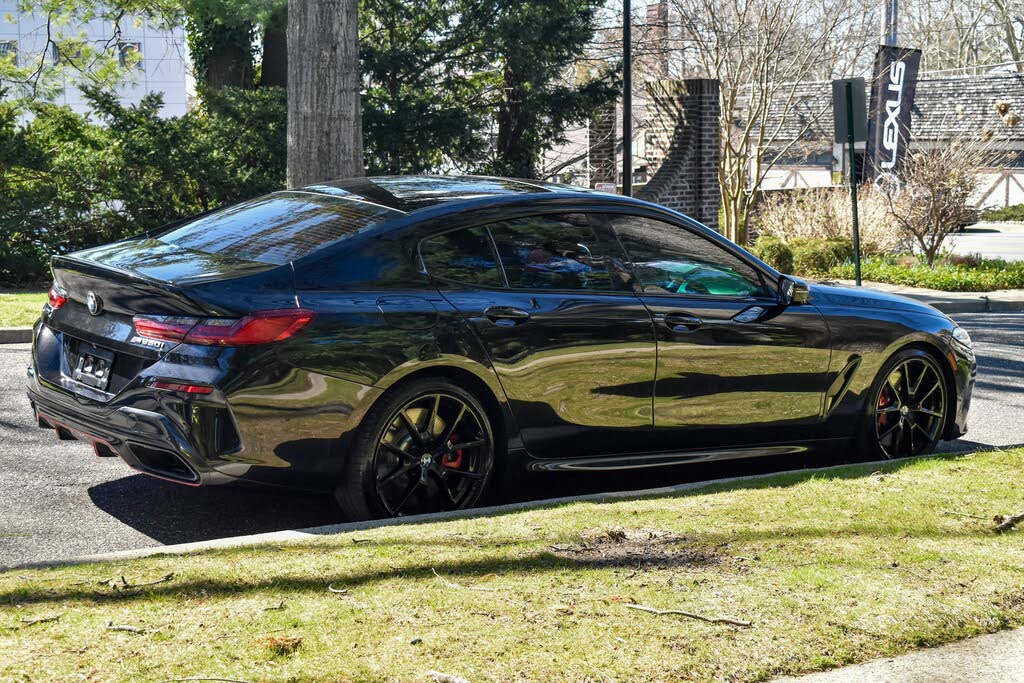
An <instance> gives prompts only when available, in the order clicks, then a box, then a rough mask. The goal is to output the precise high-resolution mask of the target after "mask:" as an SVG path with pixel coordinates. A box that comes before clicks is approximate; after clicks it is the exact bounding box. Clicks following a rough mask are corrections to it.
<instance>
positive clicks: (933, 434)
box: [871, 349, 948, 458]
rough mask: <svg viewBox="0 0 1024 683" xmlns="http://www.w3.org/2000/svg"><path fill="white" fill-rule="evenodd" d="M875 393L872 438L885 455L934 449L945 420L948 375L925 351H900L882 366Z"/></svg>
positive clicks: (920, 453)
mask: <svg viewBox="0 0 1024 683" xmlns="http://www.w3.org/2000/svg"><path fill="white" fill-rule="evenodd" d="M879 379H880V380H881V381H880V382H876V384H877V386H876V387H875V391H874V393H873V401H872V403H871V406H872V415H871V417H872V419H871V429H872V430H873V434H872V440H873V443H874V445H875V447H876V449H877V450H878V452H879V454H880V455H882V456H884V457H886V458H906V457H912V456H915V455H922V454H924V453H929V452H931V450H932V449H934V448H935V445H936V444H937V443H938V442H939V439H941V438H942V432H943V428H944V427H945V424H946V412H947V405H948V403H947V395H946V378H945V377H944V376H943V374H942V370H941V368H939V365H938V363H936V362H935V359H934V358H932V357H931V356H930V355H929V354H927V353H925V352H924V351H919V350H916V349H911V350H908V351H904V352H901V353H899V354H897V355H896V356H895V357H894V358H893V359H891V360H890V361H889V362H888V363H887V364H886V367H885V368H884V369H883V371H882V374H881V376H880V378H879Z"/></svg>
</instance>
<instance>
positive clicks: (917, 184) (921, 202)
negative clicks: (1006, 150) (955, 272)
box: [879, 139, 992, 266]
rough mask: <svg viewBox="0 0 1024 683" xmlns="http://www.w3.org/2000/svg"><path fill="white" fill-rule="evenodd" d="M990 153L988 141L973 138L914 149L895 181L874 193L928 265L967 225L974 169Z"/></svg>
mask: <svg viewBox="0 0 1024 683" xmlns="http://www.w3.org/2000/svg"><path fill="white" fill-rule="evenodd" d="M991 154H992V144H991V142H985V141H981V140H973V139H960V140H953V141H952V142H951V143H948V144H945V143H944V144H941V145H935V146H927V147H923V146H918V147H913V148H911V151H910V153H909V154H908V156H907V158H906V160H905V161H904V165H903V168H902V170H901V171H900V173H899V182H898V183H897V184H894V185H892V186H891V187H887V188H883V189H880V190H879V192H882V193H883V194H884V195H885V196H886V198H887V201H888V205H889V213H890V214H891V215H892V216H893V218H894V219H895V221H896V225H897V228H898V230H899V231H900V232H901V233H902V234H903V236H904V237H905V238H907V239H908V240H909V241H911V242H912V243H913V244H914V246H916V247H917V248H918V249H920V250H921V253H922V254H923V255H924V258H925V261H926V262H927V263H928V265H929V266H931V265H932V264H933V263H934V262H935V257H936V256H937V255H938V253H939V250H940V249H941V248H942V244H943V242H944V241H945V239H946V238H947V237H948V236H949V235H950V234H952V233H953V232H955V231H956V230H958V229H959V228H960V227H961V226H963V225H966V224H968V223H970V222H971V221H970V220H968V218H969V214H971V204H970V197H971V195H972V194H973V193H974V191H975V190H977V189H978V170H979V169H980V168H982V167H983V166H984V165H985V161H986V159H987V158H988V157H989V155H991ZM886 190H888V191H886Z"/></svg>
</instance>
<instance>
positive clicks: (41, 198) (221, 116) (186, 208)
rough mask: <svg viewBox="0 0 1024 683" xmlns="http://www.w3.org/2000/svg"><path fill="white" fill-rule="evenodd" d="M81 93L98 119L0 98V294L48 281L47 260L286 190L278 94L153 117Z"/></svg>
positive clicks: (226, 96) (232, 93) (146, 102)
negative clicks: (23, 106)
mask: <svg viewBox="0 0 1024 683" xmlns="http://www.w3.org/2000/svg"><path fill="white" fill-rule="evenodd" d="M85 90H86V96H87V97H88V98H89V100H90V101H91V103H92V106H93V109H94V111H95V113H96V115H97V116H98V118H99V119H100V121H101V122H102V125H100V123H97V122H95V121H93V120H92V119H91V118H90V117H86V116H81V115H79V114H75V113H74V112H72V111H71V110H70V109H68V108H66V107H57V106H55V105H49V104H33V105H30V109H29V111H28V112H27V113H29V114H31V116H30V117H21V116H20V114H21V113H22V112H20V111H19V110H17V109H15V107H14V105H12V104H9V103H3V102H0V245H2V246H0V286H2V285H8V286H9V285H15V286H19V285H20V286H29V285H36V286H38V285H45V284H46V282H47V281H48V279H49V258H50V255H51V254H54V253H66V252H69V251H74V250H77V249H82V248H85V247H90V246H95V245H98V244H104V243H107V242H111V241H114V240H118V239H123V238H124V237H127V236H129V235H133V234H138V233H141V232H144V231H146V230H150V229H153V228H156V227H158V226H160V225H163V224H165V223H168V222H170V221H173V220H177V219H179V218H183V217H185V216H188V215H191V214H194V213H198V212H200V211H204V210H206V209H211V208H214V207H217V206H220V205H222V204H226V203H231V202H235V201H239V200H241V199H246V198H248V197H253V196H257V195H260V194H264V193H266V192H270V191H273V190H275V189H279V188H281V187H283V186H284V179H285V161H286V149H285V140H286V105H285V94H284V89H283V88H265V89H260V90H257V91H243V90H235V89H225V90H224V91H222V92H219V93H218V94H217V95H216V96H215V98H216V99H211V101H210V102H208V103H207V105H206V106H205V107H203V108H200V109H198V110H195V111H192V112H189V113H188V114H185V115H184V116H180V117H175V118H162V117H160V116H159V111H160V106H161V100H160V97H159V96H157V95H149V96H147V97H145V98H143V99H142V101H141V102H140V103H139V104H138V105H135V106H131V107H125V106H123V105H121V104H120V103H119V102H118V101H117V99H116V98H114V97H112V96H111V95H109V94H107V93H103V92H100V91H97V90H89V89H85Z"/></svg>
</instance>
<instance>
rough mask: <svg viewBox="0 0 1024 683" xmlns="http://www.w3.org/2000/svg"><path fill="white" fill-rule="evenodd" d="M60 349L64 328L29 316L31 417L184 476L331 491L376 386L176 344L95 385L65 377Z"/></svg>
mask: <svg viewBox="0 0 1024 683" xmlns="http://www.w3.org/2000/svg"><path fill="white" fill-rule="evenodd" d="M62 349H63V339H62V333H60V332H58V331H55V330H52V329H50V328H48V327H47V326H46V325H43V324H41V323H37V325H36V329H35V339H34V343H33V349H32V364H31V365H30V367H29V368H28V371H27V393H28V398H29V401H30V402H31V404H32V409H33V411H34V413H35V416H36V418H37V419H38V420H39V421H40V426H43V427H51V428H53V429H56V430H57V434H58V437H60V438H77V439H81V440H83V441H86V442H88V443H91V444H92V445H93V447H94V451H95V452H96V454H97V455H106V456H109V455H117V456H119V457H120V458H121V459H122V460H124V461H125V463H127V464H128V465H129V466H130V467H132V468H134V469H136V470H138V471H139V472H142V473H144V474H148V475H151V476H154V477H159V478H161V479H165V480H168V481H172V482H175V483H179V484H185V485H189V486H200V485H215V484H224V483H229V482H233V481H239V480H241V481H245V482H250V483H254V484H262V485H269V486H275V487H284V488H291V489H300V490H317V491H319V490H325V489H326V490H329V489H330V488H331V487H333V486H334V484H336V483H337V481H338V479H339V478H340V477H341V475H342V472H343V462H344V460H343V453H344V452H345V448H346V445H347V441H348V439H349V438H350V436H351V434H352V433H354V431H355V430H356V429H357V428H358V426H359V424H360V422H361V420H362V417H363V415H365V412H366V410H367V409H368V407H369V406H370V405H371V404H372V403H373V401H374V400H375V399H376V398H377V397H378V396H379V395H380V394H381V393H382V390H381V389H378V388H376V387H367V386H364V385H360V384H355V383H352V382H349V381H346V380H341V379H337V378H334V377H330V376H326V375H322V374H318V373H313V372H309V371H307V370H303V369H301V368H297V367H294V366H292V365H290V364H288V363H287V362H285V361H283V360H282V359H281V358H279V357H278V355H277V353H276V352H275V351H274V350H273V349H270V348H266V349H264V348H262V347H253V348H252V349H247V350H244V352H243V350H237V349H223V350H222V349H216V348H212V347H210V348H206V347H188V346H185V345H182V346H179V347H177V349H175V350H174V351H172V352H168V353H167V354H166V355H165V356H164V357H162V358H160V359H158V360H156V361H155V362H152V363H151V364H149V365H146V366H145V367H143V368H142V369H141V371H139V372H138V374H136V375H134V376H133V377H131V378H130V379H128V380H127V381H126V383H124V385H123V386H122V387H121V388H119V389H118V390H117V391H116V392H115V393H112V394H98V393H97V392H94V391H91V390H90V389H89V388H88V387H84V386H81V385H78V384H77V383H76V382H74V381H73V380H72V379H71V377H70V376H69V371H68V363H67V362H66V360H65V357H64V352H63V350H62ZM246 354H248V355H246ZM254 354H255V355H254ZM157 380H160V381H170V382H186V383H198V384H200V385H204V386H208V387H212V391H211V393H209V394H204V395H194V396H193V395H187V394H184V393H181V392H177V391H173V390H164V389H157V388H155V387H153V386H151V384H152V383H153V382H154V381H157Z"/></svg>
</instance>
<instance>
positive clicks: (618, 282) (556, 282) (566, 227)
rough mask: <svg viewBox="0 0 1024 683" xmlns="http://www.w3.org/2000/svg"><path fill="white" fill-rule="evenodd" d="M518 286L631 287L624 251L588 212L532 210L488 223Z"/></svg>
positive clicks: (508, 273)
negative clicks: (543, 212) (537, 213)
mask: <svg viewBox="0 0 1024 683" xmlns="http://www.w3.org/2000/svg"><path fill="white" fill-rule="evenodd" d="M488 227H489V228H490V231H491V236H492V237H493V238H494V244H495V246H496V247H497V249H498V257H499V258H500V259H501V264H502V267H503V268H504V269H505V275H506V277H507V278H508V286H509V287H512V288H516V289H555V290H590V291H628V290H629V288H630V287H629V274H628V271H627V269H626V267H625V255H624V254H623V253H622V251H621V248H620V247H619V245H618V244H617V243H616V242H615V240H614V238H613V237H611V236H610V235H604V234H601V231H599V229H595V226H593V225H591V223H590V221H589V220H588V217H587V216H586V215H585V214H557V215H544V216H529V217H526V218H517V219H513V220H508V221H503V222H501V223H493V224H491V225H490V226H488Z"/></svg>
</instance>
